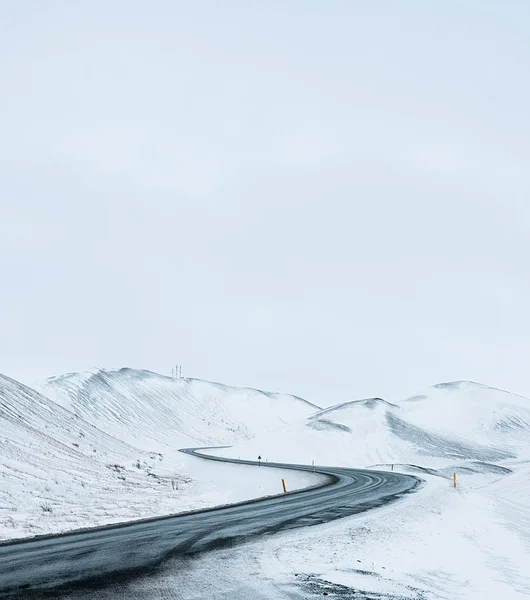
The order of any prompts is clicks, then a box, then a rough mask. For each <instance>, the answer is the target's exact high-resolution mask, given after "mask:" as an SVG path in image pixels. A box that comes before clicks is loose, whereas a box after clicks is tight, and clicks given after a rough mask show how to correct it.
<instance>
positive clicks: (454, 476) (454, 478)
mask: <svg viewBox="0 0 530 600" xmlns="http://www.w3.org/2000/svg"><path fill="white" fill-rule="evenodd" d="M453 487H456V473H454V474H453Z"/></svg>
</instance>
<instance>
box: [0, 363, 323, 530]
mask: <svg viewBox="0 0 530 600" xmlns="http://www.w3.org/2000/svg"><path fill="white" fill-rule="evenodd" d="M44 387H45V388H46V389H47V391H48V392H50V393H54V397H55V398H56V399H57V400H60V401H61V403H62V404H63V406H61V405H59V404H58V403H57V402H54V401H52V400H50V399H49V398H48V397H46V396H45V395H43V394H41V393H39V392H37V391H36V390H34V389H32V388H29V387H28V386H26V385H23V384H21V383H18V382H16V381H14V380H12V379H10V378H8V377H5V376H2V375H0V540H2V539H12V538H19V537H25V536H28V535H37V534H45V533H54V532H60V531H67V530H70V529H76V528H80V527H88V526H94V525H103V524H108V523H115V522H121V521H128V520H132V519H138V518H145V517H151V516H159V515H165V514H173V513H177V512H182V511H186V510H195V509H198V508H204V507H207V506H215V505H220V504H227V503H232V502H238V501H241V500H246V499H250V498H255V497H260V496H266V495H271V494H277V493H281V491H282V487H281V478H282V477H283V478H285V479H286V480H287V482H288V486H289V489H291V490H294V489H298V488H300V487H307V486H309V485H315V484H316V483H318V482H319V481H321V478H320V477H319V476H318V475H313V474H311V473H309V474H303V473H295V472H293V471H277V470H272V469H261V470H260V471H257V470H256V469H254V468H253V467H246V466H233V465H223V464H214V463H211V462H207V461H201V460H198V459H195V458H192V457H190V456H187V455H184V454H182V453H179V452H178V449H179V448H181V447H185V446H200V445H208V444H225V443H233V442H234V441H237V440H238V439H248V438H250V437H251V436H252V435H256V434H258V433H260V432H263V431H264V430H265V429H266V428H268V427H278V426H280V425H284V424H285V423H288V422H289V420H290V419H299V418H301V417H303V416H304V415H307V414H310V413H312V412H313V411H314V410H315V407H314V406H313V405H311V404H309V403H306V402H305V401H303V400H301V399H299V398H295V397H292V396H287V395H277V394H268V393H265V392H259V391H257V390H247V389H238V388H230V387H227V386H221V385H218V384H210V383H207V382H202V381H197V380H183V379H180V380H173V379H171V378H168V377H163V376H161V375H156V374H154V373H150V372H147V371H133V370H130V369H121V370H119V371H96V372H93V373H87V374H82V375H68V376H65V377H64V378H55V379H53V380H51V382H50V383H47V384H46V385H45V386H44ZM64 390H67V394H66V395H64V393H63V392H64ZM68 408H70V409H71V410H68ZM238 414H240V415H241V416H240V418H239V419H238ZM83 417H86V418H83ZM90 421H91V422H90ZM95 425H97V427H96V426H95Z"/></svg>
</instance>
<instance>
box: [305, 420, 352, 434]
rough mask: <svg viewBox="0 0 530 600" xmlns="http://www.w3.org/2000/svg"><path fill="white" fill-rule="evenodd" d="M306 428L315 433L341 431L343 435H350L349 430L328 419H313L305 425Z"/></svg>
mask: <svg viewBox="0 0 530 600" xmlns="http://www.w3.org/2000/svg"><path fill="white" fill-rule="evenodd" d="M306 427H311V429H316V430H317V431H343V432H344V433H351V429H350V428H349V427H347V426H346V425H342V424H341V423H335V421H330V420H328V419H314V420H312V421H309V423H306Z"/></svg>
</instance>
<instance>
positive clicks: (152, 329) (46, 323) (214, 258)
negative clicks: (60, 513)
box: [0, 0, 530, 405]
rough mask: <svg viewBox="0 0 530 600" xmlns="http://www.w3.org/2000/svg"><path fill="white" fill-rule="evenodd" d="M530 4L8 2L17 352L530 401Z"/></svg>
mask: <svg viewBox="0 0 530 600" xmlns="http://www.w3.org/2000/svg"><path fill="white" fill-rule="evenodd" d="M529 74H530V3H529V2H528V0H520V1H516V0H497V1H487V0H476V1H474V0H468V1H462V0H454V1H451V0H440V1H435V0H432V1H428V0H417V1H414V0H401V1H399V2H396V1H395V0H387V1H385V0H370V1H367V0H365V1H360V0H359V1H355V0H348V1H346V0H344V1H339V0H325V1H324V0H320V1H316V0H281V1H280V0H277V1H274V0H261V1H259V2H258V1H252V0H241V1H235V0H225V1H223V2H218V1H211V2H207V1H202V0H194V1H193V2H190V1H182V2H180V1H170V0H167V1H164V0H154V1H151V2H147V1H145V0H144V1H137V0H123V1H120V0H110V1H109V0H105V1H101V0H86V1H85V0H79V1H76V2H71V1H69V0H64V1H48V0H34V1H30V0H0V205H1V206H0V269H1V276H0V372H2V373H4V374H6V375H9V376H11V377H14V378H18V379H22V380H24V381H31V380H33V379H38V378H43V377H46V376H49V375H54V374H60V373H63V372H67V371H77V370H85V369H89V368H93V367H121V366H124V365H126V366H131V367H140V368H148V369H152V370H155V371H159V372H164V373H167V374H170V373H171V367H172V365H173V364H175V363H180V364H182V365H183V374H184V375H189V376H193V377H199V378H204V379H212V380H216V381H222V382H225V383H229V384H235V385H249V386H252V387H258V388H263V389H269V390H281V391H286V392H291V393H295V394H298V395H301V396H304V397H306V398H308V399H309V400H312V401H314V402H316V403H320V404H322V405H329V404H334V403H336V402H341V401H345V400H352V399H356V398H359V397H365V396H374V395H377V396H382V397H385V398H387V399H389V400H395V399H400V398H402V397H406V396H408V395H412V394H413V393H414V392H416V391H418V390H421V389H422V388H424V387H426V386H428V385H431V384H434V383H437V382H441V381H448V380H456V379H472V380H477V381H481V382H483V383H487V384H490V385H494V386H497V387H504V388H508V389H510V390H512V391H515V392H519V393H522V394H526V395H529V396H530V268H529V267H530V171H529V168H530V108H529V107H530V77H529Z"/></svg>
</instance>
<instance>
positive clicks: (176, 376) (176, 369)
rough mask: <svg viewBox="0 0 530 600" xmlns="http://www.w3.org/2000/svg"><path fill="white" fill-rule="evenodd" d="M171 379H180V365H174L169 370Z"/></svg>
mask: <svg viewBox="0 0 530 600" xmlns="http://www.w3.org/2000/svg"><path fill="white" fill-rule="evenodd" d="M171 379H182V365H175V367H174V368H173V367H172V368H171Z"/></svg>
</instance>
